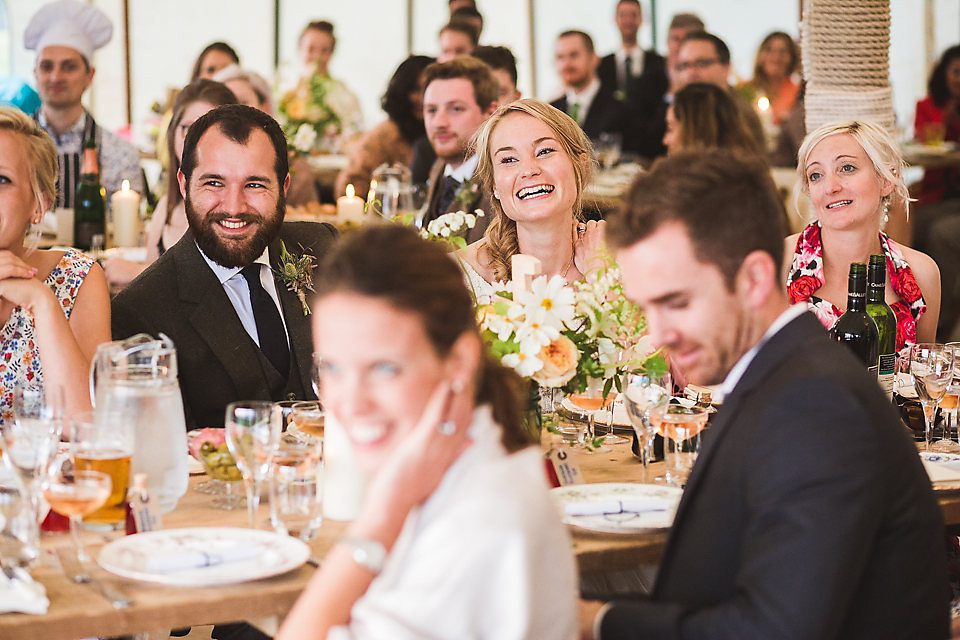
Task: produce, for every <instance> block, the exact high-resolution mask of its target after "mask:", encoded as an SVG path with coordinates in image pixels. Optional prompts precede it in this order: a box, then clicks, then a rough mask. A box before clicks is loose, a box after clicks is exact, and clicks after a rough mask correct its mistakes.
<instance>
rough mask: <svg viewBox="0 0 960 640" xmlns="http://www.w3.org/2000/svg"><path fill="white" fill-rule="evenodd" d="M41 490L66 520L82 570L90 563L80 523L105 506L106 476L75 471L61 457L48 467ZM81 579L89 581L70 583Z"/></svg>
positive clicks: (70, 462) (69, 460) (107, 494)
mask: <svg viewBox="0 0 960 640" xmlns="http://www.w3.org/2000/svg"><path fill="white" fill-rule="evenodd" d="M41 486H42V488H43V497H44V498H45V499H46V501H47V502H48V503H49V504H50V508H51V509H53V510H54V511H56V512H57V513H59V514H61V515H65V516H68V517H69V518H70V537H71V538H73V546H74V550H75V552H76V555H77V560H78V561H79V562H80V564H81V566H82V565H83V563H84V562H89V561H90V556H88V555H87V553H86V551H84V549H83V542H82V541H81V539H80V519H81V518H82V517H83V516H85V515H88V514H90V513H93V512H94V511H96V510H97V509H99V508H100V507H102V506H103V505H104V504H105V503H106V502H107V498H109V497H110V490H111V488H112V486H113V483H112V482H111V481H110V476H108V475H107V474H105V473H102V472H100V471H89V470H88V471H78V470H77V469H76V467H75V466H74V463H73V459H72V457H71V456H70V455H61V456H57V458H56V459H55V461H54V463H53V464H51V465H50V468H49V470H48V471H47V473H46V475H45V476H44V478H43V482H42V484H41ZM84 578H86V579H87V580H89V577H88V576H85V575H83V574H80V575H78V576H75V577H74V580H75V581H76V582H84V581H85V580H84Z"/></svg>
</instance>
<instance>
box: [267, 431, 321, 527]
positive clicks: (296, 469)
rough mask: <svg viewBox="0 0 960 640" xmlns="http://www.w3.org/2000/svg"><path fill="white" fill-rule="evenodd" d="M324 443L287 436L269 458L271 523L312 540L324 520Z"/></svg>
mask: <svg viewBox="0 0 960 640" xmlns="http://www.w3.org/2000/svg"><path fill="white" fill-rule="evenodd" d="M322 452H323V449H322V446H320V445H317V444H313V443H309V442H304V441H302V440H299V439H297V438H295V437H293V436H291V435H285V436H283V437H282V438H281V442H280V444H279V445H277V448H276V450H275V451H274V454H273V456H272V457H271V460H270V524H271V525H272V526H273V529H274V531H276V532H277V533H282V534H285V535H290V536H293V537H295V538H299V539H301V540H303V541H304V542H309V541H310V540H312V539H313V537H314V536H315V535H316V533H317V529H318V528H319V527H320V524H321V523H322V521H323V508H322V507H323V478H322V473H323V469H322V462H321V460H322V455H323V454H322Z"/></svg>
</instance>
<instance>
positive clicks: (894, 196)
mask: <svg viewBox="0 0 960 640" xmlns="http://www.w3.org/2000/svg"><path fill="white" fill-rule="evenodd" d="M843 134H846V135H849V136H852V137H853V139H854V140H856V141H857V144H859V145H860V147H861V148H862V149H863V151H864V153H866V154H867V157H868V158H870V162H872V163H873V170H874V172H875V173H876V175H877V177H878V178H880V179H881V180H887V181H888V182H890V184H892V185H893V190H892V191H891V192H890V195H888V196H885V197H886V198H889V199H890V205H891V206H892V207H893V208H898V207H900V206H901V205H902V206H903V207H904V209H906V211H907V215H908V216H909V213H910V200H911V198H910V191H909V190H908V189H907V183H906V182H905V181H904V179H903V169H904V167H905V164H904V161H903V155H902V154H901V153H900V149H899V148H898V146H897V144H896V142H894V140H893V138H891V137H890V134H889V133H887V130H886V129H884V128H883V127H881V126H880V125H878V124H875V123H873V122H867V121H863V120H847V121H843V122H832V123H827V124H825V125H823V126H821V127H820V128H819V129H817V130H815V131H813V132H811V133H809V134H807V137H806V138H804V139H803V143H802V144H801V145H800V150H799V151H798V152H797V175H798V178H799V179H798V180H797V183H796V191H795V197H796V200H797V204H799V200H800V194H801V193H802V194H804V195H806V196H807V197H808V198H809V197H810V181H809V180H808V178H807V162H808V161H809V159H810V153H811V152H812V151H813V148H814V147H816V146H817V145H818V144H819V143H820V142H821V141H822V140H824V139H826V138H829V137H831V136H836V135H843ZM798 209H800V208H799V207H798ZM812 215H813V216H814V217H813V218H812V219H811V220H809V222H813V220H814V219H816V212H813V213H812ZM881 224H882V221H881Z"/></svg>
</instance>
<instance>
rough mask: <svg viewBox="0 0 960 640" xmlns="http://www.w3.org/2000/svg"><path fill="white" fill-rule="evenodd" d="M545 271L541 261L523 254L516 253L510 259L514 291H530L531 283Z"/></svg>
mask: <svg viewBox="0 0 960 640" xmlns="http://www.w3.org/2000/svg"><path fill="white" fill-rule="evenodd" d="M542 271H543V268H542V266H541V264H540V260H539V259H538V258H535V257H533V256H528V255H526V254H523V253H515V254H513V256H511V258H510V272H511V273H512V274H513V291H514V292H517V291H529V290H530V283H531V282H532V281H533V279H534V278H536V277H537V276H538V275H540V273H541V272H542Z"/></svg>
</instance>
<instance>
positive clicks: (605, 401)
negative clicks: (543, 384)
mask: <svg viewBox="0 0 960 640" xmlns="http://www.w3.org/2000/svg"><path fill="white" fill-rule="evenodd" d="M613 397H614V396H613V393H611V394H610V395H609V396H607V397H606V398H604V397H603V380H602V379H601V378H589V379H588V380H587V388H586V389H584V390H583V391H581V392H580V393H571V394H570V395H569V396H567V398H568V399H569V400H570V402H571V403H573V405H574V406H576V407H579V408H580V409H583V410H584V413H585V414H586V418H587V422H586V425H585V427H584V428H580V426H579V425H581V424H583V423H581V422H579V421H578V423H577V424H578V426H577V444H578V446H581V447H583V448H585V449H586V450H587V452H588V453H593V452H595V451H597V450H598V449H596V448H595V447H592V446H587V439H588V438H589V439H590V440H591V441H592V440H593V439H594V437H595V435H596V432H595V431H594V427H595V426H596V414H597V411H599V410H600V409H606V408H607V406H608V405H609V404H611V403H612V402H613ZM610 424H611V425H612V424H613V420H612V419H611V420H610Z"/></svg>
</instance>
